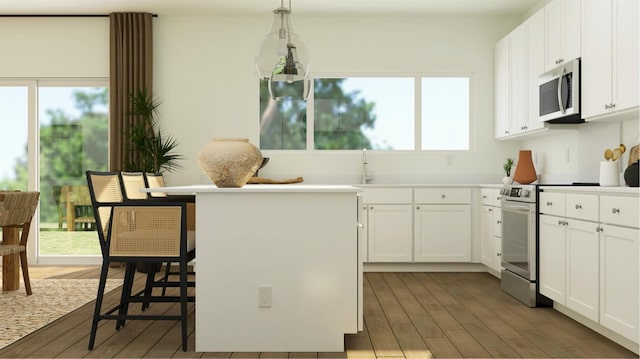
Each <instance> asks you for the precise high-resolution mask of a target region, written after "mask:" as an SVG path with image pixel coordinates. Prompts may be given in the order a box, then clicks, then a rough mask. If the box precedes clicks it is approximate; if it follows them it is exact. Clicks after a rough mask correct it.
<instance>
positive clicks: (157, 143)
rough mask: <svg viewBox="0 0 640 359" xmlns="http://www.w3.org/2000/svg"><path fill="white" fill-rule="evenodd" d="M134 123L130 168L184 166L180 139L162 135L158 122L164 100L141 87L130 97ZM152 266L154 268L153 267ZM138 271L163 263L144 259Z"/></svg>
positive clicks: (130, 137)
mask: <svg viewBox="0 0 640 359" xmlns="http://www.w3.org/2000/svg"><path fill="white" fill-rule="evenodd" d="M129 101H130V105H131V111H130V112H129V114H128V115H129V116H133V117H134V120H133V121H134V123H133V125H132V126H131V130H130V131H129V133H128V140H129V141H128V143H127V150H128V151H129V152H131V153H132V157H131V158H130V160H128V161H125V164H124V167H125V170H126V171H131V172H147V173H156V174H160V173H162V172H163V171H173V170H175V169H178V168H180V165H179V164H178V161H179V160H181V159H182V156H181V155H179V154H176V153H175V149H176V147H178V142H177V141H176V139H175V138H174V137H173V136H165V135H163V134H162V131H161V130H160V127H159V126H158V123H157V121H156V116H158V115H159V111H158V107H159V106H160V102H159V101H158V100H157V99H154V98H152V97H151V96H150V94H148V93H147V91H146V89H139V90H138V91H137V92H136V93H134V94H131V95H130V97H129ZM149 266H151V267H149ZM137 270H138V271H139V272H142V273H148V272H153V271H155V272H158V271H159V270H160V266H157V265H154V264H148V263H146V262H140V263H138V265H137Z"/></svg>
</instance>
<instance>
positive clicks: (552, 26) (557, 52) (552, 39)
mask: <svg viewBox="0 0 640 359" xmlns="http://www.w3.org/2000/svg"><path fill="white" fill-rule="evenodd" d="M562 1H564V0H553V1H552V2H550V3H549V4H547V5H546V6H545V7H544V17H545V32H544V33H545V41H544V43H545V48H546V49H545V50H546V51H545V54H546V56H545V62H544V63H545V70H551V69H553V68H554V67H556V66H558V65H559V64H560V62H559V61H560V59H561V58H562Z"/></svg>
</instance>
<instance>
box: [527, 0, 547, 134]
mask: <svg viewBox="0 0 640 359" xmlns="http://www.w3.org/2000/svg"><path fill="white" fill-rule="evenodd" d="M544 21H545V20H544V9H541V10H539V11H538V12H537V13H535V14H533V15H532V16H531V17H530V18H529V19H527V21H526V29H527V99H528V102H527V106H526V109H527V122H526V123H525V125H524V126H525V130H526V131H533V130H539V129H542V128H544V127H545V123H544V122H542V121H539V120H538V115H539V113H540V95H539V90H538V78H539V77H540V75H542V74H543V73H544V72H545V69H544Z"/></svg>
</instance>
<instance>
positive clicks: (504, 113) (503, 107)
mask: <svg viewBox="0 0 640 359" xmlns="http://www.w3.org/2000/svg"><path fill="white" fill-rule="evenodd" d="M494 61H495V64H494V65H495V69H494V71H495V87H496V88H495V94H496V98H495V107H496V108H495V112H496V113H495V116H496V117H495V121H494V136H495V138H502V137H505V136H509V127H510V125H509V123H510V121H509V103H510V101H511V99H510V95H509V93H510V89H509V72H510V70H509V67H510V64H509V36H506V37H505V38H503V39H502V40H500V41H499V42H498V43H497V44H496V47H495V60H494Z"/></svg>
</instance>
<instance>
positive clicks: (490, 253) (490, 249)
mask: <svg viewBox="0 0 640 359" xmlns="http://www.w3.org/2000/svg"><path fill="white" fill-rule="evenodd" d="M495 210H496V209H495V208H493V207H489V206H482V209H481V211H480V242H481V244H480V246H481V247H480V259H481V261H482V264H484V265H486V266H487V267H491V268H493V265H494V257H495V249H494V240H493V228H494V226H493V223H494V221H493V214H494V212H495Z"/></svg>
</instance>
